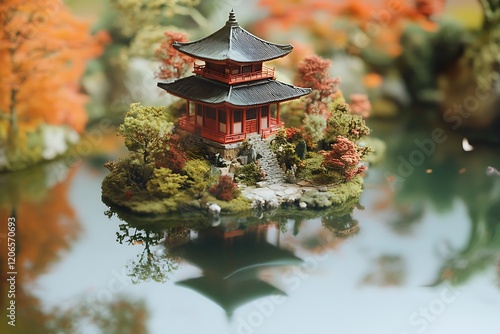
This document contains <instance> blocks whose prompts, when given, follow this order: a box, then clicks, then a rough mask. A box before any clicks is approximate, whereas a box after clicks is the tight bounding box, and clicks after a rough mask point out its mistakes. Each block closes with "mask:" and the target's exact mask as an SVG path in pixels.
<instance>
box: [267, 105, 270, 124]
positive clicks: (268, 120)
mask: <svg viewBox="0 0 500 334" xmlns="http://www.w3.org/2000/svg"><path fill="white" fill-rule="evenodd" d="M267 127H268V128H270V127H271V106H270V105H269V104H268V105H267Z"/></svg>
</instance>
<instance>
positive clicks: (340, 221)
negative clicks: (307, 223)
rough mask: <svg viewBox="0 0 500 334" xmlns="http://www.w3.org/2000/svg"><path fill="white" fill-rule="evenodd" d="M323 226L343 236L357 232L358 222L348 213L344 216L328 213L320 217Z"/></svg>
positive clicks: (338, 235)
mask: <svg viewBox="0 0 500 334" xmlns="http://www.w3.org/2000/svg"><path fill="white" fill-rule="evenodd" d="M321 223H322V224H323V226H324V227H325V228H326V229H328V230H330V231H332V232H333V233H334V234H335V235H336V236H337V237H340V238H345V237H349V236H353V235H355V234H357V233H358V232H359V223H358V221H357V220H356V219H354V218H353V217H352V216H351V215H350V214H349V215H345V216H335V215H328V216H324V217H322V218H321Z"/></svg>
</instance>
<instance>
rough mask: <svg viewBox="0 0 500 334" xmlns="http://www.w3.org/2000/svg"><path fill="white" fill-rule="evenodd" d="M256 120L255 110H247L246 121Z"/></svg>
mask: <svg viewBox="0 0 500 334" xmlns="http://www.w3.org/2000/svg"><path fill="white" fill-rule="evenodd" d="M256 118H257V108H252V109H248V110H247V118H246V120H247V121H250V120H253V119H256Z"/></svg>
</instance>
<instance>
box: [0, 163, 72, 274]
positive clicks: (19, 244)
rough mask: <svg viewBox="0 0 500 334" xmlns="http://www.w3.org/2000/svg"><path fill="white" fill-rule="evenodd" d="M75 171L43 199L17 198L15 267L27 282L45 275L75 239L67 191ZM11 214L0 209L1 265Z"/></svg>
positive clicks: (4, 259)
mask: <svg viewBox="0 0 500 334" xmlns="http://www.w3.org/2000/svg"><path fill="white" fill-rule="evenodd" d="M75 171H76V169H73V170H72V171H70V175H69V176H68V177H67V178H66V179H65V180H64V181H63V182H61V183H58V184H57V185H55V186H54V187H53V188H52V189H50V190H49V191H48V192H47V193H46V195H45V196H44V198H43V200H38V201H35V200H33V199H23V198H21V199H20V203H19V204H18V205H17V208H16V209H17V210H16V212H17V217H16V223H17V224H16V236H15V238H16V250H17V253H16V268H17V269H18V271H20V273H22V276H21V277H20V279H21V280H22V281H23V283H25V282H29V281H31V280H33V279H34V278H36V277H37V276H39V275H40V274H42V273H44V272H46V270H47V269H48V266H49V264H51V263H53V262H54V261H56V260H57V259H58V256H59V255H60V254H61V251H64V250H68V248H69V247H70V243H71V242H72V241H73V240H75V239H76V237H77V235H78V232H79V231H80V225H79V222H78V220H77V217H76V214H75V211H74V209H73V207H72V206H71V204H70V203H69V201H68V190H69V187H70V185H71V180H72V179H73V176H74V174H75ZM10 215H11V212H9V211H7V210H5V209H4V208H0V221H1V222H2V229H1V232H0V236H1V237H0V245H2V247H1V248H2V252H1V253H0V259H1V263H6V258H5V257H6V256H7V251H6V248H5V245H6V241H7V238H6V236H7V223H6V222H7V218H8V217H10Z"/></svg>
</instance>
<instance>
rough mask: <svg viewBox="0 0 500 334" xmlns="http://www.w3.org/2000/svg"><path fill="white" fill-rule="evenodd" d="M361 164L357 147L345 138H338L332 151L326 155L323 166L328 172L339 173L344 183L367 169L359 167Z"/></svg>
mask: <svg viewBox="0 0 500 334" xmlns="http://www.w3.org/2000/svg"><path fill="white" fill-rule="evenodd" d="M360 162H361V155H360V153H359V151H358V147H357V145H356V144H354V143H353V142H352V141H350V140H349V139H347V138H345V137H342V136H338V137H337V142H336V143H335V144H333V145H332V150H331V151H329V152H328V153H327V154H325V157H324V161H323V163H322V165H323V167H325V168H326V169H327V170H332V171H337V172H339V173H340V174H341V175H342V177H343V180H344V181H349V180H351V179H352V178H353V177H354V176H356V175H358V174H361V173H362V172H363V171H364V170H365V169H366V167H365V166H360V165H359V164H360Z"/></svg>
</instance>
